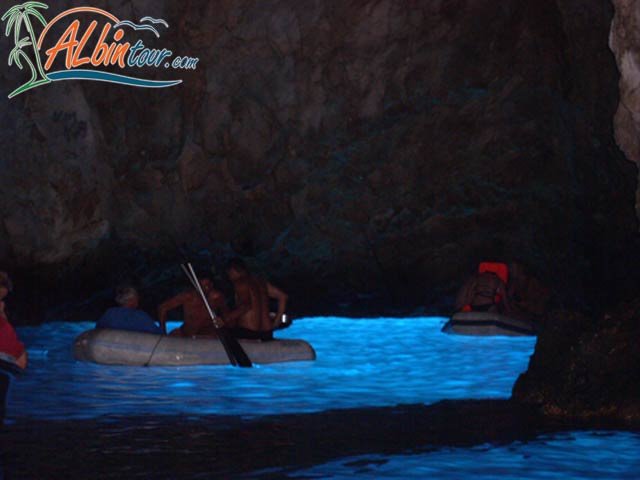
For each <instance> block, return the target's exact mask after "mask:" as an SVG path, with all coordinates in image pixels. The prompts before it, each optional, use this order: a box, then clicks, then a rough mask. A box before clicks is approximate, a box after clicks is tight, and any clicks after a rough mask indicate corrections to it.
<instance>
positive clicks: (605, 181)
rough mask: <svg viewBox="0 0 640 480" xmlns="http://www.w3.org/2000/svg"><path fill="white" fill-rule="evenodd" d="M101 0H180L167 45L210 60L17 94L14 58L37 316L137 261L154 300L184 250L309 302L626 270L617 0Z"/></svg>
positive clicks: (8, 174)
mask: <svg viewBox="0 0 640 480" xmlns="http://www.w3.org/2000/svg"><path fill="white" fill-rule="evenodd" d="M80 3H81V2H79V3H77V4H80ZM70 5H76V3H74V2H59V3H58V4H56V6H55V7H52V9H51V11H50V12H48V13H47V18H51V17H52V16H53V14H55V13H57V12H59V11H62V10H63V9H64V8H67V7H68V6H70ZM95 6H99V7H103V8H107V9H109V10H111V11H113V12H114V13H116V14H118V15H119V16H120V17H122V18H133V19H139V18H140V17H142V16H144V15H153V16H155V17H161V18H166V19H167V20H168V22H169V23H170V25H171V29H170V30H169V31H168V33H167V35H166V36H163V38H162V39H161V40H160V41H159V45H170V46H172V47H173V48H174V49H175V51H177V52H185V54H186V53H188V54H190V55H193V56H198V57H200V58H201V60H200V64H199V69H198V70H197V71H196V72H191V73H185V74H184V75H183V78H184V84H183V85H181V86H179V87H175V88H172V89H167V90H146V91H144V90H137V89H136V90H133V89H129V88H125V87H118V86H110V85H105V84H98V83H94V84H92V83H80V82H76V83H72V82H68V83H65V84H55V85H49V86H46V87H44V88H39V89H36V90H34V91H32V92H28V93H26V94H24V95H22V96H20V97H18V98H17V99H15V100H11V101H8V100H6V94H7V93H9V91H10V90H12V89H13V88H14V86H15V85H17V84H18V82H19V81H20V80H21V79H22V78H23V77H21V76H20V75H21V72H19V71H16V70H15V69H9V70H7V69H3V70H2V72H0V75H1V76H2V82H1V84H2V85H3V86H4V91H5V93H3V94H2V95H1V97H2V99H0V102H2V103H1V106H0V114H1V115H2V117H3V118H2V120H3V125H5V128H3V129H2V133H1V135H2V137H3V138H2V141H3V145H4V152H3V155H1V156H0V168H1V169H2V170H1V171H2V177H1V178H2V187H3V188H2V189H0V219H1V220H2V221H1V222H0V263H1V264H2V265H7V268H9V269H10V270H11V271H12V272H13V273H14V274H16V275H17V278H18V282H17V284H18V287H19V290H20V292H17V295H16V296H15V297H14V302H15V307H16V308H18V309H19V308H21V306H23V307H24V306H25V305H26V306H29V307H30V312H31V313H29V314H27V310H24V318H26V317H31V318H33V317H39V316H41V315H42V312H43V311H48V312H49V313H48V316H56V317H64V316H68V315H69V314H70V312H72V311H73V310H77V309H78V305H77V303H76V301H77V300H79V299H82V298H85V297H86V296H88V295H89V293H91V292H95V291H98V292H103V291H104V292H105V295H106V291H105V290H104V289H106V288H108V287H109V286H110V285H113V284H114V283H116V282H117V281H119V280H120V279H122V278H134V279H135V280H137V281H138V282H139V283H141V284H142V285H143V287H145V293H146V294H147V297H148V298H150V300H149V301H150V303H153V301H155V299H156V298H159V297H160V296H161V295H162V294H164V293H166V292H168V291H170V290H171V289H172V288H173V287H174V286H175V285H176V284H177V283H179V282H180V280H179V274H180V272H179V270H178V269H177V268H176V264H177V263H178V262H179V261H180V260H181V259H182V258H183V255H182V254H183V253H184V254H185V255H187V256H190V257H192V258H196V259H197V260H198V261H199V263H205V264H206V263H213V264H214V265H216V266H217V268H218V271H219V270H220V265H221V263H222V262H223V261H224V259H225V258H228V257H229V256H231V255H236V254H237V255H242V256H244V257H245V258H246V259H247V260H248V261H249V263H250V264H251V265H252V266H254V268H255V269H256V270H257V271H259V272H261V273H266V274H268V275H269V276H270V277H271V278H272V279H273V280H274V281H275V282H276V283H279V284H280V285H281V286H282V287H283V288H285V289H286V290H287V291H289V292H290V294H291V297H292V298H293V302H294V303H293V305H294V308H295V309H297V311H298V312H300V313H351V314H364V313H394V312H396V313H399V312H402V313H406V312H411V311H416V309H417V308H419V307H424V306H425V305H426V306H428V307H432V308H435V309H437V310H439V311H441V312H446V310H447V308H448V307H449V306H450V305H449V302H450V300H449V299H450V298H451V295H452V294H453V293H454V291H455V289H456V288H457V286H458V285H459V284H460V282H461V281H462V280H463V278H464V277H465V276H466V275H467V274H468V273H469V271H470V270H471V269H472V268H473V266H474V264H475V263H477V262H478V261H479V260H481V259H486V258H495V259H504V260H517V261H520V262H521V263H523V264H524V265H526V266H527V267H528V269H529V270H530V271H531V272H532V273H534V274H535V275H536V276H538V277H539V278H540V279H541V280H543V281H544V282H545V283H547V284H549V285H551V286H552V287H553V289H554V291H555V292H556V293H557V297H558V300H559V301H561V302H562V303H565V304H584V303H598V302H611V301H613V300H615V298H614V297H615V294H614V291H617V290H624V285H627V284H628V282H627V275H626V268H625V267H626V263H627V262H628V261H629V259H630V253H629V252H631V251H632V247H633V242H634V239H633V236H634V232H635V230H636V224H635V215H634V209H633V206H634V200H633V198H634V191H635V186H636V180H635V179H636V171H635V168H634V166H633V164H631V163H630V162H627V161H626V159H625V158H624V157H623V155H622V154H621V153H620V151H619V150H618V148H617V147H616V145H615V143H614V136H613V131H612V119H613V116H614V113H615V111H616V106H617V100H618V96H617V84H618V73H617V69H616V65H615V62H614V58H613V56H612V55H611V53H610V51H609V50H608V48H607V37H608V31H609V26H610V23H611V18H612V15H613V9H612V7H611V5H610V4H609V2H608V1H606V0H603V1H591V2H582V1H578V0H572V1H568V0H563V1H560V0H559V1H552V0H548V1H540V2H528V1H525V0H508V1H502V2H495V1H493V0H469V1H464V0H458V1H435V0H429V1H428V0H425V1H411V2H407V1H367V0H361V1H305V2H293V1H262V2H255V1H231V0H230V1H225V2H206V1H187V2H168V1H154V2H142V1H129V2H95ZM145 40H147V39H146V38H145ZM148 43H149V44H152V42H151V41H150V40H149V42H148ZM9 48H10V45H9V43H8V42H6V41H4V42H2V43H1V44H0V56H1V55H7V54H8V51H9ZM62 83H64V82H62ZM178 252H181V253H178ZM614 286H616V287H617V286H620V288H614ZM67 302H71V303H67ZM55 305H58V306H59V305H62V307H61V308H58V309H54V310H52V308H51V307H53V306H55ZM84 307H86V305H85V306H83V308H84ZM17 320H18V321H20V319H19V318H18V319H17Z"/></svg>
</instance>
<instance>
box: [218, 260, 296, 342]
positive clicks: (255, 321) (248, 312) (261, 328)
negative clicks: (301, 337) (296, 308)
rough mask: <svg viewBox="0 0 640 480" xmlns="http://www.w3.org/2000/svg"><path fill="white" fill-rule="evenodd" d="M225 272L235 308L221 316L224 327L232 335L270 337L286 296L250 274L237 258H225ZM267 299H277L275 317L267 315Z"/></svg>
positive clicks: (267, 338)
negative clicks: (232, 293)
mask: <svg viewBox="0 0 640 480" xmlns="http://www.w3.org/2000/svg"><path fill="white" fill-rule="evenodd" d="M227 275H228V276H229V280H231V283H233V288H234V290H235V298H236V307H235V309H233V310H232V311H231V312H229V313H227V314H226V315H225V316H224V323H225V326H227V327H229V328H230V330H231V332H232V333H233V335H234V336H235V337H236V338H249V339H258V340H272V339H273V330H274V324H279V323H282V316H283V315H284V313H285V311H286V308H287V295H286V294H285V293H284V292H283V291H282V290H279V289H278V288H276V287H274V286H273V285H271V284H270V283H269V282H267V281H265V280H263V279H261V278H258V277H256V276H254V275H252V274H251V272H249V270H248V269H247V267H246V265H245V264H244V262H243V261H242V260H241V259H238V258H236V259H233V260H231V261H229V263H228V264H227ZM269 298H274V299H276V300H278V312H277V313H276V316H275V319H274V318H271V317H270V315H269Z"/></svg>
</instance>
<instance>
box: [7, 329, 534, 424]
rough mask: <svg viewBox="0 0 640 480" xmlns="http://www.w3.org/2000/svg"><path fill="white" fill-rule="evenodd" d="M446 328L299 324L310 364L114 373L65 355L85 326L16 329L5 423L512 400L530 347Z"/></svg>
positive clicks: (529, 341)
mask: <svg viewBox="0 0 640 480" xmlns="http://www.w3.org/2000/svg"><path fill="white" fill-rule="evenodd" d="M444 321H445V319H443V318H415V319H372V320H348V319H342V318H313V319H305V320H299V321H297V322H295V324H294V326H293V327H291V328H290V329H288V330H284V331H282V332H279V333H278V336H280V337H282V338H301V339H305V340H307V341H309V342H310V343H311V344H312V345H313V346H314V348H315V349H316V352H317V355H318V359H317V360H316V361H315V362H301V363H289V364H279V365H268V366H259V367H258V368H254V369H238V368H233V367H230V366H227V367H220V366H200V367H150V368H143V367H111V366H104V365H95V364H91V363H82V362H77V361H75V360H74V359H73V358H72V354H71V345H72V342H73V339H74V338H75V336H76V335H78V334H79V333H80V332H82V331H83V330H85V329H88V328H90V327H91V324H89V323H84V324H77V323H50V324H45V325H43V326H40V327H35V328H22V329H20V331H19V333H20V335H21V337H22V339H23V340H24V342H25V343H26V344H27V346H28V350H29V354H30V358H31V363H30V368H29V371H28V373H27V374H26V375H24V376H23V378H21V379H20V380H19V381H18V382H16V383H15V385H14V387H13V389H12V392H11V402H10V407H9V418H10V420H13V421H16V420H18V419H20V418H24V417H29V418H47V419H88V418H96V417H104V416H114V415H115V416H129V415H135V416H140V415H179V414H190V415H208V414H221V415H240V416H243V417H246V416H259V415H267V414H280V413H296V412H315V411H322V410H326V409H335V408H354V407H361V406H391V405H396V404H402V403H431V402H435V401H437V400H441V399H457V398H487V397H508V396H509V395H510V392H511V387H512V385H513V382H514V381H515V379H516V377H517V376H518V374H519V373H521V372H522V371H524V370H525V369H526V366H527V362H528V358H529V355H530V354H531V352H532V351H533V347H534V343H535V339H534V338H531V337H523V338H510V337H493V338H479V337H463V336H456V335H446V334H443V333H441V332H440V328H441V326H442V324H443V323H444Z"/></svg>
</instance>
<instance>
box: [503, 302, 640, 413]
mask: <svg viewBox="0 0 640 480" xmlns="http://www.w3.org/2000/svg"><path fill="white" fill-rule="evenodd" d="M639 314H640V301H638V300H636V301H634V302H629V303H625V304H623V305H622V306H621V307H619V308H617V309H615V310H614V311H612V312H611V313H607V314H604V315H601V316H593V315H589V316H587V315H581V314H576V313H571V312H557V313H556V314H555V315H554V316H552V317H551V318H550V319H549V320H548V322H546V324H545V325H544V328H542V331H541V334H540V335H539V337H538V343H537V345H536V351H535V353H534V355H533V357H532V358H531V362H530V364H529V369H528V370H527V372H526V373H525V374H523V375H521V376H520V378H519V379H518V381H517V383H516V385H515V387H514V390H513V397H514V399H516V400H518V401H520V402H522V403H525V404H528V405H531V406H534V407H535V408H537V409H540V410H541V411H542V412H543V413H544V414H546V415H548V416H551V417H564V418H574V419H607V420H619V421H629V422H631V421H634V422H638V420H640V388H638V382H639V381H640V367H639V366H638V365H640V342H639V340H640V321H639V320H640V318H639Z"/></svg>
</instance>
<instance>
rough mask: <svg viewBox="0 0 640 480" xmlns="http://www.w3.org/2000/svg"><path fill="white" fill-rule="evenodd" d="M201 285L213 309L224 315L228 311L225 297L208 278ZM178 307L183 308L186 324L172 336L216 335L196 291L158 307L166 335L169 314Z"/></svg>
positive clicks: (186, 293)
mask: <svg viewBox="0 0 640 480" xmlns="http://www.w3.org/2000/svg"><path fill="white" fill-rule="evenodd" d="M200 285H201V286H202V291H203V292H204V294H205V295H206V296H207V300H209V305H211V308H212V309H213V310H214V311H216V313H218V314H224V313H225V312H226V311H227V306H226V303H225V301H224V295H223V294H222V293H220V292H219V291H217V290H215V289H214V288H213V283H212V282H211V280H209V279H208V278H203V279H201V280H200ZM178 307H182V310H183V312H184V323H183V324H182V326H181V327H180V328H177V329H175V330H173V331H172V332H171V334H170V335H171V336H178V337H191V336H194V335H208V336H213V335H216V327H215V325H214V324H213V321H212V320H211V317H210V316H209V313H208V312H207V308H206V307H205V305H204V302H203V301H202V298H201V297H200V294H199V293H198V292H197V291H196V290H195V289H193V290H191V291H189V292H184V293H180V294H178V295H176V296H175V297H173V298H170V299H169V300H167V301H165V302H164V303H162V304H161V305H160V306H159V307H158V319H159V320H160V327H161V328H162V332H163V333H164V334H165V335H166V333H167V313H169V311H171V310H173V309H174V308H178Z"/></svg>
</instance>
